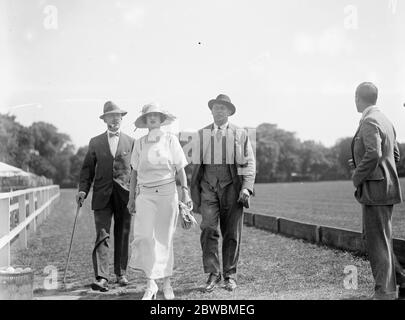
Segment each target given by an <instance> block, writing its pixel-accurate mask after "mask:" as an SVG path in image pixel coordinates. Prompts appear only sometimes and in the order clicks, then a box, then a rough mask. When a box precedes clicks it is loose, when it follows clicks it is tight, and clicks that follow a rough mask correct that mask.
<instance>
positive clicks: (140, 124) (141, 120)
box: [135, 111, 176, 129]
mask: <svg viewBox="0 0 405 320" xmlns="http://www.w3.org/2000/svg"><path fill="white" fill-rule="evenodd" d="M153 112H157V113H159V114H161V115H162V116H164V117H165V120H164V121H163V122H162V123H161V124H160V126H167V125H169V124H171V123H172V122H173V121H174V120H176V117H175V116H174V115H172V114H169V113H163V112H159V111H153ZM149 113H151V112H148V113H145V114H143V115H141V116H139V117H138V119H136V120H135V127H137V128H140V129H142V128H147V125H146V121H145V117H146V116H147V115H148V114H149Z"/></svg>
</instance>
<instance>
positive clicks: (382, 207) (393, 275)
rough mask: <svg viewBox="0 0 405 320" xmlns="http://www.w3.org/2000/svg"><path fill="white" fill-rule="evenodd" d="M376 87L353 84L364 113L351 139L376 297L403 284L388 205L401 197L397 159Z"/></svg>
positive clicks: (404, 276) (386, 296)
mask: <svg viewBox="0 0 405 320" xmlns="http://www.w3.org/2000/svg"><path fill="white" fill-rule="evenodd" d="M377 97H378V90H377V87H376V86H375V85H374V84H372V83H370V82H364V83H361V84H360V85H359V86H358V87H357V89H356V95H355V99H356V107H357V111H358V112H359V113H362V117H361V121H360V125H359V127H358V129H357V132H356V134H355V136H354V138H353V141H352V147H351V149H352V159H351V160H349V163H350V164H351V166H352V168H354V172H353V176H352V180H353V184H354V187H355V188H356V191H355V198H356V199H357V201H358V202H360V203H361V205H362V211H363V232H364V235H365V240H366V247H367V253H368V257H369V260H370V265H371V270H372V273H373V277H374V280H375V293H374V296H373V298H374V299H395V298H396V294H397V287H396V286H397V284H399V285H400V294H401V295H402V294H403V293H404V292H403V291H404V290H405V273H404V271H403V270H402V267H401V265H400V264H399V263H398V261H397V259H396V257H395V254H394V251H393V245H392V224H391V221H392V211H393V207H394V205H395V204H397V203H400V202H401V201H402V196H401V187H400V183H399V179H398V174H397V169H396V165H395V162H398V161H399V149H398V146H397V142H396V134H395V129H394V127H393V125H392V123H391V122H390V121H389V120H388V119H387V117H386V116H385V115H384V114H383V113H382V112H381V110H380V109H379V108H378V107H377V106H376V102H377Z"/></svg>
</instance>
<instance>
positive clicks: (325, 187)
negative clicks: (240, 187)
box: [248, 179, 405, 239]
mask: <svg viewBox="0 0 405 320" xmlns="http://www.w3.org/2000/svg"><path fill="white" fill-rule="evenodd" d="M401 185H402V190H405V179H401ZM255 190H256V196H255V197H254V198H253V200H252V204H251V209H249V210H248V211H250V212H253V213H262V214H268V215H272V216H278V217H285V218H291V219H294V220H298V221H302V222H308V223H314V224H319V225H326V226H334V227H341V228H346V229H350V230H355V231H361V228H362V227H361V207H360V204H359V203H358V202H357V201H356V200H355V199H354V196H353V193H354V187H353V185H352V183H351V181H327V182H305V183H277V184H275V183H271V184H256V186H255ZM393 230H394V236H395V237H397V238H404V239H405V204H404V203H402V204H400V205H396V206H395V208H394V218H393Z"/></svg>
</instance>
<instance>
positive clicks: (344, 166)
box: [332, 137, 353, 179]
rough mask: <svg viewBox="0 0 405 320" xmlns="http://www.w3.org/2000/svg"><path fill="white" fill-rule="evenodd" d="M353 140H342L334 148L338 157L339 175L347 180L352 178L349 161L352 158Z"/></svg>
mask: <svg viewBox="0 0 405 320" xmlns="http://www.w3.org/2000/svg"><path fill="white" fill-rule="evenodd" d="M352 139H353V138H352V137H347V138H341V139H339V140H338V141H337V142H336V144H335V146H334V147H333V148H332V149H333V150H334V152H335V153H336V155H337V164H338V173H339V174H340V175H341V176H342V177H344V178H346V179H349V178H350V177H351V172H350V170H351V169H350V167H349V165H348V160H349V159H351V158H352V151H351V144H352Z"/></svg>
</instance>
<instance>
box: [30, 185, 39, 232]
mask: <svg viewBox="0 0 405 320" xmlns="http://www.w3.org/2000/svg"><path fill="white" fill-rule="evenodd" d="M28 197H29V212H30V215H31V214H33V213H34V212H35V200H34V192H30V193H29V196H28ZM32 232H34V233H35V232H37V221H36V219H35V218H34V219H32Z"/></svg>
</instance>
